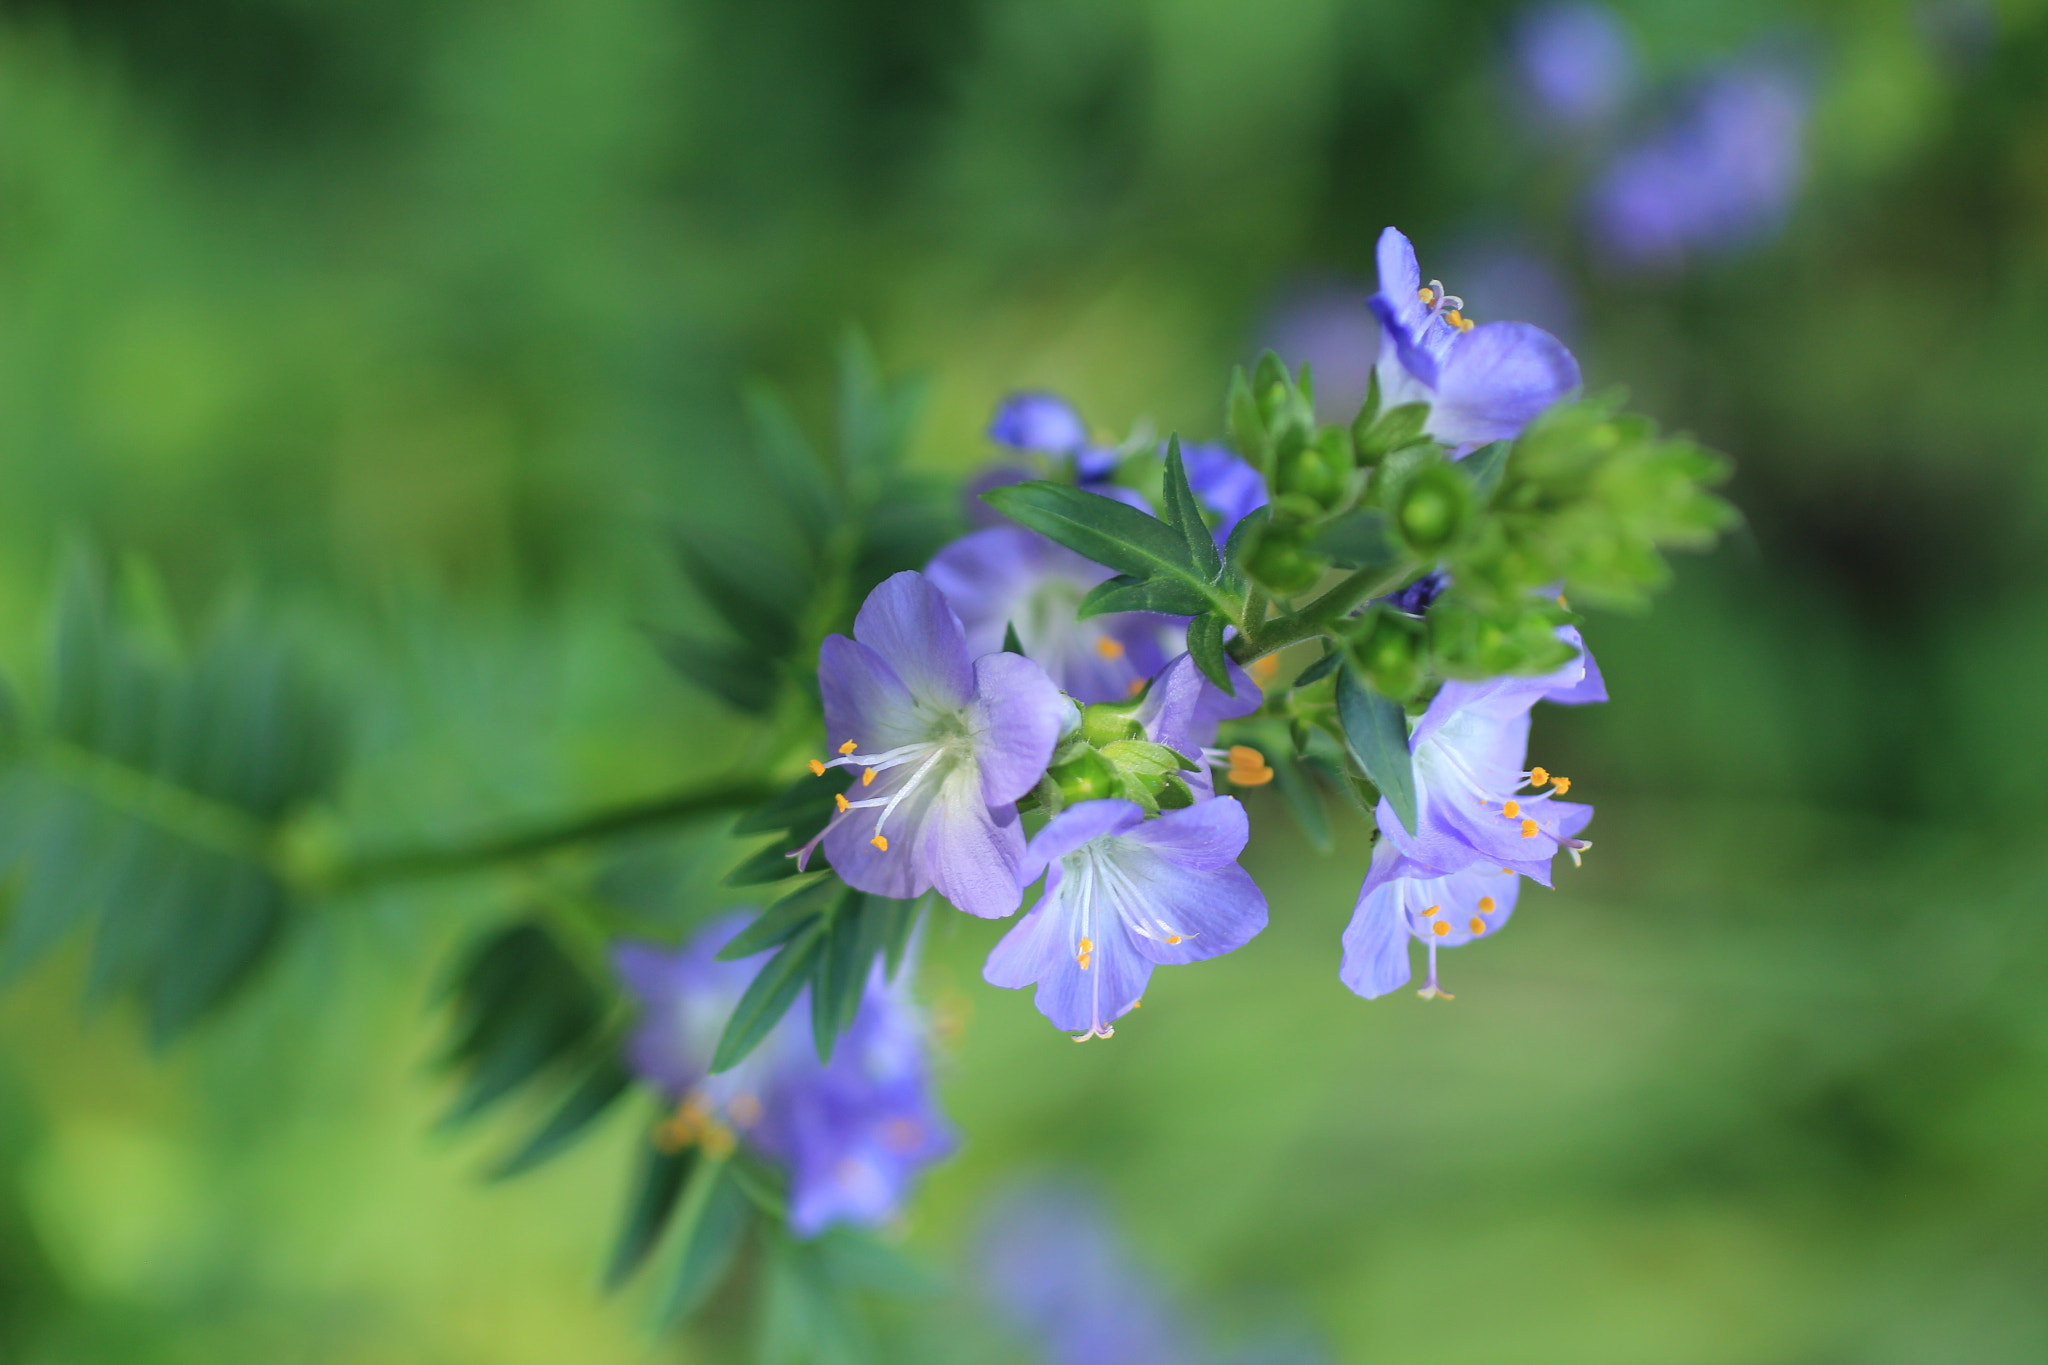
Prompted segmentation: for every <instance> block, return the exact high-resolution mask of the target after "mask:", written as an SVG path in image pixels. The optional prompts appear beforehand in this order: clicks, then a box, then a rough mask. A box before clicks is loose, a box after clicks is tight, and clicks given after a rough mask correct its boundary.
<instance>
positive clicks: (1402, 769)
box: [1337, 667, 1415, 834]
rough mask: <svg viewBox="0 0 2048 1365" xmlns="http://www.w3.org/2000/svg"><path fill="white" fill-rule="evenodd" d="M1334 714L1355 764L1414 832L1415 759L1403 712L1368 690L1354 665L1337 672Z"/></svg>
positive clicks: (1406, 720)
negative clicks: (1335, 710) (1335, 708)
mask: <svg viewBox="0 0 2048 1365" xmlns="http://www.w3.org/2000/svg"><path fill="white" fill-rule="evenodd" d="M1337 716H1338V719H1339V720H1341V721H1342V722H1343V725H1344V740H1345V743H1346V745H1347V746H1348V747H1349V748H1350V750H1351V756H1352V757H1353V758H1354V759H1356V760H1357V761H1358V766H1359V767H1361V768H1363V769H1365V775H1366V776H1367V777H1368V778H1370V779H1372V784H1373V785H1374V786H1375V787H1378V788H1379V789H1380V795H1382V796H1384V797H1386V798H1387V804H1389V805H1391V806H1392V807H1393V808H1394V814H1395V816H1396V817H1398V818H1399V819H1400V821H1401V824H1402V826H1403V827H1404V828H1406V829H1407V831H1408V832H1409V833H1410V834H1413V833H1414V832H1415V761H1414V758H1413V757H1412V756H1411V755H1410V753H1409V752H1408V713H1407V712H1405V711H1403V710H1402V709H1401V704H1400V703H1399V702H1397V701H1392V700H1390V699H1388V698H1386V697H1383V696H1381V695H1380V694H1379V693H1377V692H1375V691H1373V690H1372V689H1371V688H1369V687H1367V686H1366V685H1365V683H1364V682H1362V681H1361V680H1360V679H1359V677H1358V673H1357V671H1356V670H1355V669H1352V668H1348V667H1347V668H1345V669H1344V670H1343V671H1342V672H1340V673H1339V674H1338V675H1337Z"/></svg>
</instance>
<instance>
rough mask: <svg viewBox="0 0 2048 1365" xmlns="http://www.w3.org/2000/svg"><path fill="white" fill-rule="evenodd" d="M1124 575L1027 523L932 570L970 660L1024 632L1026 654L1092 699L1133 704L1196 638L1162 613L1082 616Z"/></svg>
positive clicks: (949, 556)
mask: <svg viewBox="0 0 2048 1365" xmlns="http://www.w3.org/2000/svg"><path fill="white" fill-rule="evenodd" d="M1114 572H1115V571H1114V570H1112V569H1107V568H1104V567H1103V566H1102V565H1100V564H1097V563H1094V562H1093V561H1092V560H1087V559H1083V558H1082V557H1081V556H1080V555H1078V554H1075V553H1074V552H1073V551H1072V550H1069V549H1067V548H1066V547H1065V546H1064V545H1057V544H1055V543H1053V542H1052V541H1050V540H1047V539H1046V538H1045V537H1044V536H1041V535H1039V534H1038V533H1037V532H1035V531H1027V530H1025V529H1024V528H1023V527H1021V526H991V527H989V528H987V529H986V530H981V531H973V532H970V533H968V534H967V535H965V536H962V537H961V538H960V539H959V540H956V541H954V542H953V543H952V544H951V545H948V546H947V547H946V548H945V549H943V550H941V551H939V553H938V554H937V555H935V556H934V557H933V559H932V562H931V563H930V564H928V565H926V566H925V576H926V577H927V578H929V579H930V580H931V581H932V583H933V584H934V585H935V586H937V588H938V589H939V591H940V592H942V593H944V594H945V597H946V602H947V604H948V605H950V606H951V607H952V608H953V610H954V612H956V613H957V614H958V615H959V617H960V623H961V625H962V626H964V627H965V628H966V631H967V649H968V652H969V653H970V654H973V655H975V656H977V657H979V656H981V655H983V654H992V653H995V652H996V651H997V650H1000V649H1001V648H1002V647H1003V640H1004V633H1005V631H1007V630H1008V629H1010V628H1011V627H1015V628H1016V631H1017V642H1018V643H1019V644H1020V645H1022V646H1023V647H1024V655H1025V657H1026V658H1028V659H1030V660H1032V661H1033V662H1034V663H1036V664H1038V665H1039V666H1040V667H1042V668H1043V669H1045V671H1046V672H1047V673H1048V674H1050V675H1051V677H1052V680H1053V681H1054V682H1056V683H1058V684H1059V685H1060V687H1061V688H1062V689H1064V690H1065V691H1066V693H1067V695H1069V696H1071V697H1074V698H1075V699H1077V700H1079V701H1084V702H1098V701H1122V700H1124V699H1125V698H1126V697H1128V696H1130V695H1131V693H1132V692H1133V691H1134V690H1136V689H1137V688H1139V687H1142V686H1143V685H1144V682H1145V679H1147V678H1149V677H1151V676H1152V675H1153V674H1154V673H1156V672H1158V670H1159V667H1160V665H1161V664H1162V663H1163V662H1164V661H1165V659H1166V656H1167V654H1168V652H1169V651H1171V650H1178V649H1180V648H1181V642H1182V641H1183V640H1184V639H1185V635H1186V622H1185V618H1181V617H1173V616H1161V615H1157V614H1155V613H1152V612H1143V611H1133V612H1115V613H1112V614H1110V615H1107V616H1091V617H1089V618H1088V619H1087V620H1085V621H1084V620H1081V619H1079V618H1078V617H1076V616H1075V614H1074V611H1075V608H1076V607H1077V606H1078V605H1079V604H1080V601H1081V599H1082V598H1083V597H1086V596H1087V595H1088V593H1089V591H1090V589H1092V588H1094V587H1095V586H1096V585H1097V584H1099V583H1102V582H1104V581H1105V580H1107V579H1108V578H1110V577H1111V576H1112V575H1113V573H1114Z"/></svg>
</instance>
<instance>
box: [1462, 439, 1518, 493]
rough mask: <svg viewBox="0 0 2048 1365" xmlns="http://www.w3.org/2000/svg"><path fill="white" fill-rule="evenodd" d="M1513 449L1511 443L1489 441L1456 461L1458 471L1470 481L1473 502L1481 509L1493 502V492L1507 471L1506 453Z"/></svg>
mask: <svg viewBox="0 0 2048 1365" xmlns="http://www.w3.org/2000/svg"><path fill="white" fill-rule="evenodd" d="M1513 449H1514V443H1513V442H1512V441H1489V442H1487V443H1486V444H1485V445H1483V446H1481V447H1479V449H1477V450H1475V451H1473V452H1472V453H1471V454H1470V455H1467V456H1466V457H1465V458H1464V459H1462V460H1460V461H1458V469H1459V470H1460V471H1461V472H1463V473H1464V475H1465V477H1467V478H1469V479H1471V480H1472V498H1473V501H1475V502H1477V503H1478V504H1479V505H1480V506H1481V507H1484V506H1486V504H1487V503H1489V502H1490V501H1492V500H1493V491H1494V490H1495V489H1496V488H1499V487H1500V481H1501V477H1502V476H1503V475H1504V474H1506V473H1507V471H1508V453H1509V452H1510V451H1512V450H1513Z"/></svg>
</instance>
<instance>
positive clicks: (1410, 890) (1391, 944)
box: [1337, 839, 1522, 1000]
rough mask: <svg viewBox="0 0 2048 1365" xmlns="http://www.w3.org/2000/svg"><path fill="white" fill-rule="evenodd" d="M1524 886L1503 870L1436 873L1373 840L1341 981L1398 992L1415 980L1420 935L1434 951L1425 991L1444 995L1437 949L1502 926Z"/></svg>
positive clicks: (1365, 990) (1367, 991) (1371, 992)
mask: <svg viewBox="0 0 2048 1365" xmlns="http://www.w3.org/2000/svg"><path fill="white" fill-rule="evenodd" d="M1521 887H1522V879H1521V878H1520V877H1519V876H1517V875H1516V874H1515V873H1513V872H1509V871H1507V870H1505V869H1503V868H1497V867H1489V866H1472V867H1467V868H1464V869H1462V870H1460V871H1457V872H1449V873H1440V872H1437V871H1435V870H1434V869H1432V868H1428V867H1424V866H1423V865H1422V864H1420V863H1418V862H1416V861H1414V860H1413V859H1412V858H1407V857H1404V856H1402V853H1401V851H1400V849H1399V848H1397V847H1396V846H1395V845H1394V843H1393V841H1392V840H1389V839H1381V840H1380V841H1379V843H1378V844H1376V845H1374V846H1373V851H1372V868H1371V870H1370V871H1368V872H1367V873H1366V874H1365V885H1364V886H1362V887H1361V888H1359V892H1358V908H1357V909H1356V910H1354V911H1352V913H1351V923H1350V925H1349V926H1348V927H1347V928H1346V929H1345V930H1344V961H1343V963H1342V965H1340V966H1339V967H1338V969H1337V976H1338V979H1339V980H1341V981H1343V983H1344V984H1345V985H1347V986H1349V987H1350V988H1351V989H1352V990H1354V991H1356V992H1357V993H1358V994H1360V995H1362V996H1364V997H1365V998H1366V999H1368V1000H1371V999H1373V998H1375V997H1377V996H1382V995H1385V994H1387V993H1388V992H1389V991H1394V990H1399V989H1400V988H1401V987H1402V986H1404V985H1406V984H1407V982H1408V976H1409V972H1408V940H1409V939H1411V938H1413V939H1418V940H1420V941H1421V942H1422V943H1423V944H1424V946H1426V947H1427V948H1428V949H1429V980H1428V981H1427V982H1425V983H1424V985H1423V987H1422V994H1423V996H1424V997H1425V998H1429V999H1434V998H1435V997H1436V996H1438V995H1442V994H1444V992H1443V991H1442V989H1441V988H1440V987H1439V986H1438V985H1437V983H1436V950H1437V949H1438V948H1456V947H1458V946H1460V945H1462V944H1466V943H1470V942H1471V941H1472V940H1473V939H1475V938H1482V937H1484V936H1486V935H1488V934H1492V933H1495V932H1497V931H1498V930H1499V929H1500V927H1501V926H1502V925H1504V924H1506V923H1507V922H1508V916H1509V915H1512V914H1513V913H1514V912H1515V899H1516V897H1517V896H1518V895H1519V894H1520V893H1521Z"/></svg>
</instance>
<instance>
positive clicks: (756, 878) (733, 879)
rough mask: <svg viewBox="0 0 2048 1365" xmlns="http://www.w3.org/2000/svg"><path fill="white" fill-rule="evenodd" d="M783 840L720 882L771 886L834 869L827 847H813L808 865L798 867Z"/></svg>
mask: <svg viewBox="0 0 2048 1365" xmlns="http://www.w3.org/2000/svg"><path fill="white" fill-rule="evenodd" d="M783 842H785V841H780V840H778V841H777V842H775V843H772V844H770V845H768V847H766V848H764V849H762V850H761V851H760V852H758V853H756V854H754V856H753V857H751V858H749V859H747V860H746V861H745V862H743V863H741V864H740V865H739V866H738V867H736V868H734V869H733V870H732V871H730V872H728V873H726V874H725V877H724V879H723V880H722V881H721V882H720V883H719V885H721V886H769V885H772V884H774V883H776V882H786V881H788V880H789V879H790V878H791V877H803V876H809V875H811V874H814V873H818V872H828V871H830V870H831V864H830V863H828V862H827V861H826V859H825V851H824V849H822V848H814V849H812V850H811V856H810V857H809V858H808V859H806V860H805V863H804V866H802V867H798V866H797V865H796V859H795V858H794V857H793V856H791V852H790V850H789V849H786V848H784V847H783Z"/></svg>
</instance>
